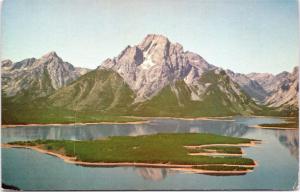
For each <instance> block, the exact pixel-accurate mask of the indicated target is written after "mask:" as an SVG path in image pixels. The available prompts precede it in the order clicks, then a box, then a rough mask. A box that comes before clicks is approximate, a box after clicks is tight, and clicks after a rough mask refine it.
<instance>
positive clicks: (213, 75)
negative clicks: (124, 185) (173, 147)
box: [49, 35, 259, 116]
mask: <svg viewBox="0 0 300 192" xmlns="http://www.w3.org/2000/svg"><path fill="white" fill-rule="evenodd" d="M104 76H107V77H108V78H103V77H104ZM100 79H101V80H100ZM106 90H107V91H106ZM124 92H126V93H127V94H126V95H125V94H124ZM122 93H123V94H122ZM72 98H73V99H72ZM105 98H107V99H105ZM120 98H126V99H123V100H122V102H121V101H120ZM49 101H50V103H52V104H54V105H55V106H56V107H67V108H69V109H73V110H74V109H75V108H76V109H82V110H83V109H84V108H89V109H94V110H97V111H98V110H101V111H105V112H111V111H116V110H119V111H126V112H127V113H128V114H134V115H147V116H185V115H186V116H201V115H210V116H214V115H233V114H251V113H254V112H255V111H256V110H258V108H259V107H258V106H257V105H256V103H255V102H254V101H252V100H251V98H250V97H249V96H248V95H246V94H245V93H244V92H243V91H242V90H241V88H240V86H239V85H238V84H237V83H235V82H234V81H233V80H232V79H231V78H230V77H229V76H228V75H227V74H226V72H225V71H224V70H222V69H220V68H218V67H216V66H213V65H211V64H209V63H208V62H206V61H205V60H204V59H203V58H202V57H201V56H199V55H197V54H196V53H192V52H189V51H184V50H183V47H182V46H181V45H180V44H178V43H175V44H173V43H171V42H170V41H169V40H168V39H167V38H166V37H164V36H161V35H148V36H147V37H146V38H145V39H144V40H143V41H142V42H141V43H140V44H138V45H135V46H127V47H126V48H125V49H124V50H123V51H122V52H121V53H120V54H119V56H117V57H115V58H112V59H107V60H105V61H104V62H103V63H102V64H101V65H100V66H99V67H98V68H97V69H96V71H94V72H90V73H89V74H86V75H84V76H82V77H81V78H80V79H78V80H77V81H74V82H73V83H72V84H71V85H69V86H67V87H65V88H63V89H60V90H58V91H57V92H56V93H55V94H53V95H51V96H50V97H49ZM102 101H103V102H102ZM87 106H89V107H87Z"/></svg>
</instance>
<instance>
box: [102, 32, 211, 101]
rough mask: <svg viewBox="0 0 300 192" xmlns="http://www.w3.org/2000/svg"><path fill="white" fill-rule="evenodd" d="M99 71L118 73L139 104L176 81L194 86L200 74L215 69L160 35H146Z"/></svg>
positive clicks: (108, 60) (109, 60) (103, 64)
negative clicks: (107, 70)
mask: <svg viewBox="0 0 300 192" xmlns="http://www.w3.org/2000/svg"><path fill="white" fill-rule="evenodd" d="M102 68H106V69H107V68H109V69H112V70H114V71H116V72H117V73H119V74H120V75H121V76H122V77H123V78H124V80H125V82H126V83H127V84H128V85H129V86H130V88H131V89H132V90H134V91H135V93H136V95H137V97H136V100H135V101H136V102H141V101H145V100H147V99H150V98H152V97H153V96H154V95H156V94H157V93H158V92H159V91H160V90H162V88H164V87H165V86H167V85H169V84H170V83H172V82H175V81H177V80H179V79H184V81H185V82H186V83H187V84H188V85H193V84H197V80H198V79H199V77H200V75H201V74H202V73H203V72H205V71H208V70H211V69H214V68H215V66H213V65H210V64H208V63H207V62H206V61H205V60H204V59H203V58H202V57H201V56H199V55H197V54H195V53H192V52H187V51H184V50H183V48H182V46H181V45H180V44H178V43H174V44H173V43H171V42H170V41H169V40H168V38H166V37H164V36H162V35H148V36H147V37H146V38H145V39H144V40H143V41H142V42H141V43H140V44H138V45H135V46H132V47H131V46H128V47H126V48H125V50H124V51H122V53H121V54H120V55H119V56H117V57H115V58H113V59H107V60H106V61H104V62H103V63H102V64H101V65H100V66H99V69H102Z"/></svg>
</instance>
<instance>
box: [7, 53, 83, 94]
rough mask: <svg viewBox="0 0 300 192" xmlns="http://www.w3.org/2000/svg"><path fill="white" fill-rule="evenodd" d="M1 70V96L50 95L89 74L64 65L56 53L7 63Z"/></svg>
mask: <svg viewBox="0 0 300 192" xmlns="http://www.w3.org/2000/svg"><path fill="white" fill-rule="evenodd" d="M1 69H2V71H1V75H2V93H3V94H4V95H5V96H8V97H12V96H15V95H17V94H25V92H28V94H27V95H30V97H33V98H35V97H41V96H46V95H49V94H50V93H52V92H54V91H55V90H57V89H59V88H61V87H63V86H65V85H67V84H68V83H70V82H72V81H74V80H75V79H77V78H78V77H79V76H81V75H82V74H84V73H86V72H87V70H86V69H81V68H75V67H74V66H73V65H71V64H70V63H68V62H64V61H63V60H62V59H61V58H60V57H58V56H57V54H56V53H55V52H50V53H48V54H46V55H44V56H42V57H41V58H40V59H35V58H30V59H25V60H22V61H20V62H16V63H12V62H11V61H10V60H4V61H2V62H1ZM29 92H30V93H29Z"/></svg>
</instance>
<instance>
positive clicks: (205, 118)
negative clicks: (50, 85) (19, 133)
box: [1, 115, 297, 129]
mask: <svg viewBox="0 0 300 192" xmlns="http://www.w3.org/2000/svg"><path fill="white" fill-rule="evenodd" d="M121 117H128V118H136V119H142V120H141V121H127V122H112V121H103V122H94V123H92V122H90V123H89V122H87V123H80V122H79V123H28V124H5V125H1V128H16V127H35V126H76V125H103V124H107V125H130V124H132V125H138V124H146V123H150V122H151V120H155V119H174V120H183V121H195V120H202V121H231V122H233V121H235V120H234V119H226V118H233V117H234V116H219V117H139V116H121ZM245 117H255V118H263V117H276V118H281V119H285V118H293V117H277V116H255V115H253V116H245ZM249 127H253V128H271V127H262V126H258V125H254V126H249ZM272 128H273V129H297V128H280V127H272Z"/></svg>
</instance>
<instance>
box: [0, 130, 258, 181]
mask: <svg viewBox="0 0 300 192" xmlns="http://www.w3.org/2000/svg"><path fill="white" fill-rule="evenodd" d="M256 142H257V141H256V140H250V139H243V138H234V137H225V136H219V135H212V134H199V133H189V134H157V135H147V136H136V137H130V136H117V137H108V138H105V139H102V140H95V141H66V140H62V141H54V140H36V141H23V142H22V141H20V142H12V143H9V144H3V145H2V147H10V148H27V149H32V150H35V151H38V152H41V153H45V154H49V155H53V156H56V157H58V158H61V159H63V160H64V161H65V162H67V163H73V164H76V165H82V166H104V167H107V166H138V167H165V168H172V169H178V170H181V171H186V172H193V173H204V174H218V173H219V174H229V175H230V174H246V173H248V172H251V171H253V169H254V167H255V166H256V165H257V164H256V162H255V161H253V160H252V159H249V158H243V157H235V156H222V157H218V156H213V155H212V156H210V155H207V156H206V155H199V156H193V155H189V149H188V148H186V147H185V146H201V145H206V147H215V146H208V145H214V144H218V145H219V146H218V147H222V149H221V152H222V153H226V144H230V146H231V147H232V146H233V145H237V146H241V145H243V146H253V145H255V143H256ZM221 145H222V146H221ZM235 147H236V146H235ZM218 150H220V148H218ZM218 150H217V151H218ZM228 151H230V150H228ZM213 153H216V150H214V152H213Z"/></svg>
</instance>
